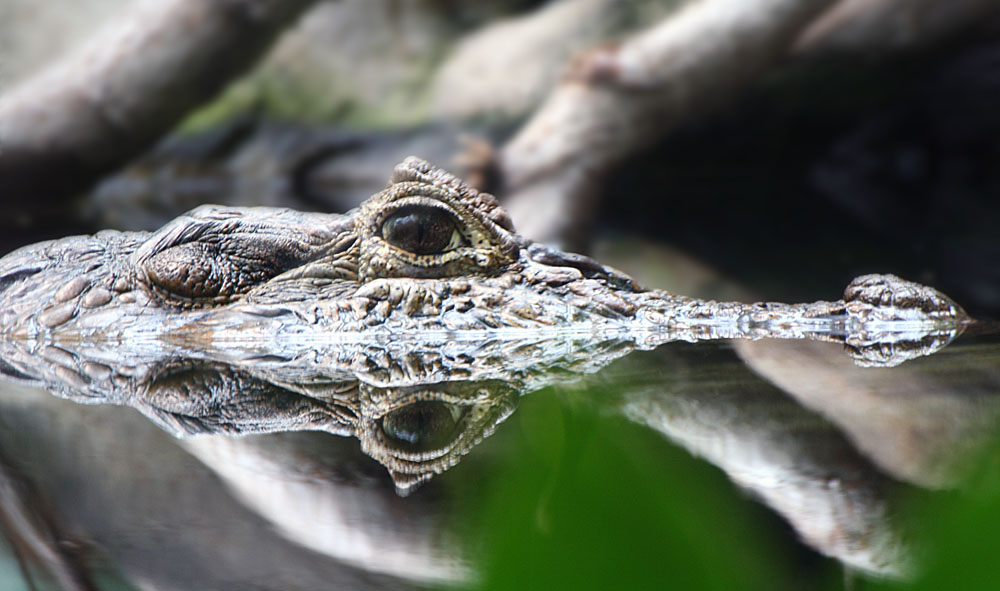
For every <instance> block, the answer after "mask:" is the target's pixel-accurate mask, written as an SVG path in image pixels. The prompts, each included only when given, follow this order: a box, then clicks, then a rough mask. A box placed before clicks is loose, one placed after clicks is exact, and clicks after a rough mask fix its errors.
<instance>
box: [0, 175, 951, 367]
mask: <svg viewBox="0 0 1000 591" xmlns="http://www.w3.org/2000/svg"><path fill="white" fill-rule="evenodd" d="M966 322H967V316H966V315H965V313H964V312H963V311H962V309H961V308H960V307H959V306H958V305H956V304H955V303H954V302H953V301H951V300H950V299H949V298H948V297H946V296H944V295H943V294H941V293H940V292H938V291H936V290H934V289H932V288H930V287H926V286H922V285H918V284H915V283H911V282H908V281H904V280H902V279H899V278H897V277H894V276H890V275H867V276H863V277H859V278H857V279H855V280H854V281H852V282H851V283H850V285H849V286H848V287H847V289H846V291H845V293H844V295H843V299H840V300H837V301H830V302H826V301H821V302H814V303H808V304H779V303H750V304H745V303H735V302H714V301H706V300H700V299H694V298H690V297H685V296H681V295H675V294H672V293H667V292H664V291H658V290H647V289H643V288H641V287H639V286H638V285H637V283H636V282H635V281H634V280H633V279H632V278H630V277H628V276H627V275H625V274H623V273H621V272H619V271H617V270H615V269H612V268H610V267H607V266H604V265H601V264H600V263H598V262H596V261H594V260H592V259H590V258H587V257H585V256H581V255H577V254H571V253H566V252H562V251H559V250H557V249H555V248H552V247H549V246H546V245H544V244H540V243H538V242H534V241H531V240H529V239H526V238H524V237H522V236H519V235H518V234H517V233H515V231H514V227H513V224H512V223H511V219H510V217H509V216H508V214H507V213H506V212H505V211H504V210H503V209H502V208H501V207H500V206H499V204H498V202H497V200H496V199H495V198H494V197H493V196H492V195H489V194H487V193H483V192H480V191H478V190H476V189H475V188H473V187H472V186H470V185H468V184H466V183H464V182H462V181H461V180H460V179H458V178H457V177H455V176H453V175H451V174H449V173H447V172H445V171H443V170H440V169H437V168H435V167H433V166H431V165H430V164H428V163H426V162H424V161H422V160H420V159H417V158H412V157H411V158H408V159H406V160H405V161H404V162H403V163H401V164H399V165H398V166H397V167H396V168H395V170H394V172H393V174H392V176H391V179H390V181H389V183H388V186H387V188H386V189H385V190H383V191H381V192H380V193H377V194H375V195H374V196H372V197H371V198H370V199H368V200H367V201H366V202H365V203H363V204H362V205H361V206H360V207H359V208H357V209H356V210H353V211H351V212H348V213H346V214H342V215H338V214H322V213H303V212H298V211H292V210H287V209H277V208H228V207H218V206H208V205H206V206H202V207H199V208H197V209H195V210H193V211H192V212H190V213H188V214H187V215H184V216H181V217H179V218H177V219H175V220H174V221H172V222H170V223H169V224H167V225H166V226H165V227H163V228H162V229H160V230H159V231H157V232H153V233H148V232H117V231H104V232H99V233H97V234H95V235H93V236H78V237H70V238H65V239H61V240H55V241H50V242H43V243H39V244H35V245H31V246H27V247H24V248H22V249H20V250H17V251H15V252H13V253H11V254H8V255H7V256H6V257H4V258H3V259H0V335H2V336H3V337H4V338H7V339H16V340H19V341H22V342H25V343H28V344H30V346H39V345H44V344H46V343H72V342H81V341H86V342H89V343H92V344H97V343H99V344H102V345H104V346H107V347H109V348H114V347H121V346H126V347H129V348H133V349H136V350H138V349H140V348H141V347H142V346H144V345H152V344H156V346H165V344H166V343H170V344H171V346H183V347H186V348H188V349H198V350H205V349H219V350H223V349H226V348H227V347H237V346H243V347H247V346H249V344H252V346H249V348H250V349H252V350H253V351H255V352H256V353H255V354H259V355H279V356H281V355H287V350H288V349H289V348H291V349H293V350H294V349H295V348H296V347H300V348H301V347H302V346H305V345H307V344H308V343H316V342H359V343H368V344H372V343H385V342H400V341H414V340H417V341H419V340H426V339H428V338H435V339H441V338H445V339H447V340H455V339H462V338H477V339H478V338H483V337H484V335H489V338H505V335H506V336H510V335H518V338H522V337H523V336H524V335H526V334H530V335H534V336H533V338H535V337H537V336H538V335H546V334H562V335H566V334H573V335H576V336H577V337H579V336H581V335H588V336H586V338H599V339H617V340H622V341H629V342H631V343H634V344H636V345H638V346H640V347H650V346H655V345H658V344H660V343H663V342H666V341H670V340H677V339H683V340H698V339H706V338H758V337H778V338H820V339H825V340H835V341H840V342H844V343H845V344H846V345H847V346H848V347H849V350H850V351H851V352H852V354H853V355H854V356H855V357H857V358H858V359H859V360H860V361H861V362H863V363H869V364H883V365H891V364H894V363H898V362H900V361H902V360H905V359H906V358H908V357H910V356H913V355H917V354H923V353H926V352H928V351H931V350H934V349H936V348H938V347H940V346H942V345H943V344H945V343H947V342H948V341H949V340H950V339H951V338H952V337H953V336H954V335H955V334H957V332H959V331H961V330H962V327H963V326H964V325H965V323H966ZM469 335H473V336H472V337H470V336H469ZM887 344H888V345H891V346H888V347H887Z"/></svg>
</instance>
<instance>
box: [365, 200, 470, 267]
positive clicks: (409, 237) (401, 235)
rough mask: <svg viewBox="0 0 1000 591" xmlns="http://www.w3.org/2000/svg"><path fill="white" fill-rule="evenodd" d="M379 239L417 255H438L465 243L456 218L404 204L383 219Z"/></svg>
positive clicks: (433, 209)
mask: <svg viewBox="0 0 1000 591" xmlns="http://www.w3.org/2000/svg"><path fill="white" fill-rule="evenodd" d="M381 233H382V238H383V239H384V240H385V241H386V242H388V243H389V244H391V245H393V246H395V247H397V248H401V249H403V250H405V251H407V252H412V253H413V254H417V255H433V254H441V253H445V252H448V251H450V250H454V249H456V248H458V247H459V246H462V245H463V244H464V243H465V239H464V237H463V236H462V233H461V232H460V231H459V230H458V227H457V225H456V222H455V218H454V217H453V216H452V215H450V214H449V213H448V212H446V211H444V210H442V209H440V208H437V207H432V206H428V205H407V206H405V207H401V208H400V209H398V210H396V211H394V212H393V213H392V214H390V215H389V216H388V217H386V219H385V221H383V222H382V228H381Z"/></svg>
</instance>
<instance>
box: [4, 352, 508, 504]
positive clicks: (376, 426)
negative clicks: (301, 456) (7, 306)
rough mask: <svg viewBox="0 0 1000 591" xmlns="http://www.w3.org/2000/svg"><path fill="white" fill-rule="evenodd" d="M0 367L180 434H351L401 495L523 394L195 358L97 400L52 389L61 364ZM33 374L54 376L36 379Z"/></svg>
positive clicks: (457, 455)
mask: <svg viewBox="0 0 1000 591" xmlns="http://www.w3.org/2000/svg"><path fill="white" fill-rule="evenodd" d="M8 358H10V356H8ZM2 369H3V372H4V373H5V374H7V375H8V376H9V377H15V378H18V379H20V380H22V381H25V380H27V381H30V382H33V383H36V384H37V383H38V382H43V383H44V384H45V385H46V386H47V387H49V388H50V389H51V390H53V391H54V392H56V393H57V394H59V395H62V396H64V397H66V398H70V399H73V400H76V401H78V402H86V403H111V404H122V405H127V406H132V407H134V408H136V409H137V410H139V411H140V412H142V413H143V414H144V415H146V416H147V417H148V418H149V419H151V420H152V421H153V422H154V423H156V424H157V425H158V426H160V427H161V428H163V429H164V430H166V431H168V432H169V433H171V434H173V435H174V436H176V437H189V436H194V435H203V434H225V435H249V434H257V433H280V432H291V431H325V432H328V433H332V434H336V435H342V436H353V437H357V438H358V439H359V440H360V441H361V449H362V451H364V452H365V453H366V454H367V455H369V456H371V457H372V458H374V459H375V460H377V461H378V462H379V463H381V464H382V465H384V466H385V467H386V468H387V469H388V470H389V474H390V475H391V476H392V478H393V481H394V482H395V483H396V486H397V490H398V491H399V492H400V493H401V494H403V493H406V492H408V491H410V490H412V489H413V487H415V486H417V485H419V484H421V483H424V482H426V481H428V480H430V479H431V478H432V477H433V476H434V475H436V474H440V473H442V472H444V471H445V470H448V469H449V468H451V467H452V466H455V465H456V464H458V462H459V461H460V460H461V459H462V457H463V456H464V455H465V454H467V453H468V452H469V451H471V450H472V448H474V447H475V446H476V445H477V444H479V443H480V442H481V441H482V440H483V439H484V438H485V437H487V436H489V435H490V434H491V433H492V432H493V430H494V429H495V428H496V426H497V425H498V424H499V423H501V422H503V421H504V420H505V419H506V418H507V417H508V416H510V414H511V413H512V412H513V411H514V409H515V407H516V404H517V397H518V395H519V392H518V390H517V389H516V388H515V387H513V386H512V385H509V384H507V383H505V382H503V381H501V380H479V381H471V380H470V381H444V382H439V383H430V384H417V385H407V386H393V387H380V386H376V385H372V384H368V383H365V382H363V381H360V380H358V379H356V378H352V377H350V376H343V375H338V376H335V377H328V376H324V375H322V374H320V373H317V372H313V371H297V372H275V371H273V370H272V371H271V372H267V371H263V370H261V371H255V370H252V369H240V368H237V367H233V366H231V365H228V364H225V363H220V362H206V361H193V360H183V361H171V362H166V363H163V364H160V365H158V366H156V367H154V368H151V369H150V370H149V372H148V373H147V374H146V375H145V376H135V377H132V378H128V377H126V376H123V375H116V376H115V377H116V378H118V380H119V381H121V382H123V383H122V386H123V387H122V388H120V389H119V388H116V389H111V390H108V391H107V392H104V393H100V394H99V393H96V392H94V391H84V390H82V389H78V388H73V387H72V386H73V384H72V382H71V381H70V382H67V381H65V380H64V381H63V382H62V383H61V386H62V387H59V388H55V387H53V385H54V384H56V383H57V382H55V381H54V379H53V378H57V376H65V375H66V374H67V372H66V371H60V369H62V368H60V367H58V366H55V367H54V368H53V366H52V365H49V364H41V365H39V364H34V365H33V366H32V367H16V364H7V363H5V364H4V366H3V367H2ZM39 369H42V370H46V372H47V371H52V373H53V374H56V375H33V374H37V373H40V372H38V370H39Z"/></svg>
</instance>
